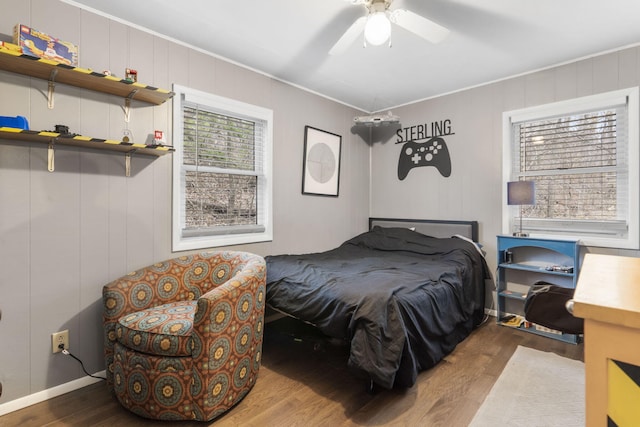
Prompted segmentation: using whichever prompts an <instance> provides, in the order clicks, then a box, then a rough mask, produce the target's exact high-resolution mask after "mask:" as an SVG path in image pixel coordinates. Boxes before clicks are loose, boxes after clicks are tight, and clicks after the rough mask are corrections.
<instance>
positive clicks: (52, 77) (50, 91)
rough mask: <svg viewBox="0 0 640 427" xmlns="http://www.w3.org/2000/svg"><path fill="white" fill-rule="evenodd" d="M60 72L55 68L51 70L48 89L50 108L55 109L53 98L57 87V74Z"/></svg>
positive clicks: (48, 104)
mask: <svg viewBox="0 0 640 427" xmlns="http://www.w3.org/2000/svg"><path fill="white" fill-rule="evenodd" d="M57 74H58V70H56V69H55V68H54V69H53V70H51V73H50V74H49V87H48V89H47V107H49V109H50V110H53V105H54V100H53V93H54V92H55V88H56V83H55V82H56V75H57Z"/></svg>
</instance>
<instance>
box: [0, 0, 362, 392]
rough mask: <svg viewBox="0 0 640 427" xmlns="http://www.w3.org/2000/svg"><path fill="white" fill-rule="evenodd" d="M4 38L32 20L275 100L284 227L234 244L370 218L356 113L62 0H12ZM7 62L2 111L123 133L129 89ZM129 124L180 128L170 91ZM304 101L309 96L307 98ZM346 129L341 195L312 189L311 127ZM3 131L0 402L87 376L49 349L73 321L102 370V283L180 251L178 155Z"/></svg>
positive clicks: (83, 56) (89, 64)
mask: <svg viewBox="0 0 640 427" xmlns="http://www.w3.org/2000/svg"><path fill="white" fill-rule="evenodd" d="M1 6H2V10H3V12H2V13H1V14H0V40H4V41H10V40H11V34H12V31H13V26H14V25H15V24H16V23H23V24H26V25H29V26H31V27H33V28H36V29H38V30H40V31H44V32H46V33H49V34H52V35H55V36H57V37H58V38H60V39H62V40H68V41H72V42H75V43H76V44H78V45H80V66H81V67H84V68H92V69H94V70H96V71H102V70H107V69H108V70H112V71H113V72H115V73H116V74H118V75H120V76H122V75H123V74H124V69H125V68H126V67H131V68H135V69H137V70H138V75H139V80H140V82H142V83H145V84H150V85H153V86H157V87H161V88H165V89H171V85H172V83H179V84H182V85H185V86H190V87H193V88H196V89H200V90H204V91H209V92H211V93H214V94H218V95H222V96H226V97H230V98H233V99H237V100H240V101H243V102H249V103H253V104H256V105H259V106H262V107H266V108H271V109H273V111H274V240H273V242H270V243H263V244H256V245H246V246H243V247H234V248H232V249H242V250H248V251H252V252H255V253H258V254H261V255H268V254H275V253H283V252H289V253H293V252H308V251H320V250H325V249H328V248H331V247H334V246H335V245H337V244H338V243H340V242H342V241H344V240H346V239H347V238H349V237H351V236H353V235H355V234H357V233H360V232H362V231H364V230H365V229H366V227H367V217H368V213H369V193H368V192H367V191H366V190H367V188H368V186H369V153H370V150H369V146H368V145H367V144H366V143H365V142H364V141H363V140H362V139H361V138H360V137H359V136H357V135H354V134H352V133H351V122H352V119H353V116H354V115H357V114H358V113H359V112H357V111H355V110H354V109H352V108H349V107H345V106H344V105H341V104H337V103H335V102H332V101H330V100H327V99H325V98H321V97H318V96H316V95H313V94H311V93H308V92H305V91H302V90H300V89H297V88H294V87H292V86H289V85H287V84H285V83H282V82H279V81H276V80H274V79H271V78H269V77H266V76H264V75H261V74H258V73H255V72H252V71H249V70H247V69H244V68H241V67H238V66H236V65H233V64H230V63H228V62H225V61H223V60H221V59H217V58H214V57H211V56H208V55H205V54H202V53H200V52H198V51H195V50H192V49H189V48H186V47H184V46H179V45H176V44H174V43H172V42H169V41H167V40H164V39H162V38H159V37H155V36H153V35H150V34H148V33H145V32H142V31H139V30H137V29H134V28H129V27H127V26H125V25H123V24H121V23H117V22H114V21H111V20H109V19H106V18H104V17H100V16H97V15H94V14H91V13H89V12H86V11H81V10H80V9H77V8H75V7H72V6H70V5H67V4H64V3H61V2H58V1H52V0H27V1H25V0H2V2H1ZM46 89H47V83H46V82H45V81H40V80H37V79H31V78H29V77H24V76H20V75H17V74H12V73H9V72H3V71H0V115H4V116H15V115H23V116H26V117H27V118H28V120H29V122H30V125H31V128H32V129H36V130H44V129H53V127H54V125H56V124H65V125H68V126H69V127H70V130H71V132H76V133H80V134H83V135H89V136H94V137H100V138H111V139H118V138H120V137H121V135H122V131H123V129H124V128H125V122H124V114H123V111H122V105H123V101H122V99H120V98H118V97H115V96H111V95H103V94H100V93H95V92H92V91H88V90H82V89H78V88H74V87H69V86H64V85H57V86H56V94H55V109H53V110H49V109H47V103H46V98H45V96H44V94H43V93H46ZM133 105H134V108H133V111H132V113H131V123H130V125H129V127H130V129H131V130H132V131H133V134H134V137H135V140H137V141H140V140H144V139H146V138H147V135H149V134H150V133H152V132H153V130H154V129H162V130H164V131H165V132H166V133H167V134H168V137H169V142H170V138H171V101H169V102H167V103H165V104H163V105H161V106H147V105H144V104H142V103H136V102H135V101H134V103H133ZM301 106H304V108H301ZM305 125H311V126H313V127H316V128H320V129H324V130H327V131H330V132H333V133H337V134H340V135H342V144H343V145H342V169H341V176H340V196H339V197H338V198H328V197H318V196H309V195H306V196H303V195H302V194H301V182H302V151H303V141H304V139H303V138H304V126H305ZM46 161H47V149H46V146H44V145H38V144H36V143H29V142H11V141H6V140H0V271H2V275H1V276H0V310H1V311H2V320H0V341H2V342H3V343H4V346H3V350H2V351H1V352H0V382H2V384H3V394H2V397H1V398H0V404H2V403H6V402H9V401H12V400H14V399H16V398H19V397H23V396H27V395H30V394H33V393H36V392H38V391H41V390H44V389H48V388H51V387H54V386H56V385H60V384H63V383H67V382H69V381H71V380H74V379H77V378H80V377H83V376H84V374H83V373H82V370H81V368H80V365H79V364H78V363H77V362H76V361H74V360H73V359H72V358H69V357H65V356H63V355H61V354H58V355H52V354H51V344H50V334H51V333H52V332H55V331H59V330H63V329H69V331H70V348H71V351H72V353H73V354H75V355H76V356H78V357H80V358H81V359H82V360H83V361H84V363H85V366H86V367H87V370H88V371H89V372H97V371H100V370H102V369H104V364H103V359H102V329H101V313H102V311H101V301H100V297H101V290H102V286H103V285H104V284H105V283H107V282H108V281H110V280H113V279H115V278H117V277H120V276H122V275H124V274H126V273H127V272H129V271H132V270H134V269H136V268H139V267H143V266H145V265H148V264H151V263H153V262H156V261H159V260H162V259H166V258H170V257H172V256H174V254H172V253H171V155H166V156H163V157H160V158H154V157H145V156H136V155H134V156H133V161H132V169H133V170H132V176H131V177H130V178H126V177H125V176H124V155H123V154H120V153H111V152H97V151H92V150H83V149H75V148H68V147H67V148H65V147H59V148H58V149H57V150H56V171H55V172H53V173H50V172H48V171H47V163H46Z"/></svg>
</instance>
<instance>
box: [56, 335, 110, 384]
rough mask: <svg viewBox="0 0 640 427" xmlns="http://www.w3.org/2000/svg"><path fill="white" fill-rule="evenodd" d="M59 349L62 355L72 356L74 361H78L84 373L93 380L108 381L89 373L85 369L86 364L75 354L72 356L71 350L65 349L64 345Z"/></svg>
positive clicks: (59, 346)
mask: <svg viewBox="0 0 640 427" xmlns="http://www.w3.org/2000/svg"><path fill="white" fill-rule="evenodd" d="M58 348H59V349H61V350H62V354H64V355H65V356H71V357H73V358H74V359H76V360H77V361H78V362H79V363H80V366H82V370H83V371H84V373H85V374H87V375H89V376H90V377H91V378H97V379H99V380H105V381H106V380H107V379H106V378H105V377H101V376H99V375H91V374H90V373H89V372H87V370H86V369H85V367H84V363H82V360H80V359H78V358H77V357H76V356H74V355H73V354H71V352H70V351H69V350H67V349H66V348H64V344H60V345H58Z"/></svg>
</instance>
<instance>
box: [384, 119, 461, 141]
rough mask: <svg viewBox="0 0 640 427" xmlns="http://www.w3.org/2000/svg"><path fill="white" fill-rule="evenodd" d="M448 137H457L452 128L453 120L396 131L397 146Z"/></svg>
mask: <svg viewBox="0 0 640 427" xmlns="http://www.w3.org/2000/svg"><path fill="white" fill-rule="evenodd" d="M448 135H455V132H453V128H452V127H451V120H449V119H446V120H440V121H438V122H431V123H430V124H429V123H425V124H420V125H415V126H409V127H406V128H400V129H398V130H397V131H396V136H397V137H398V139H397V140H396V144H401V143H403V142H407V141H420V140H422V139H430V138H433V137H436V136H448Z"/></svg>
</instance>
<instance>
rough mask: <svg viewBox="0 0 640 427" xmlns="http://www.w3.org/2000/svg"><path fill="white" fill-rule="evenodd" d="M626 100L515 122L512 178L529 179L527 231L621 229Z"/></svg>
mask: <svg viewBox="0 0 640 427" xmlns="http://www.w3.org/2000/svg"><path fill="white" fill-rule="evenodd" d="M625 110H626V105H621V106H619V107H617V108H607V109H603V110H597V111H590V112H586V113H580V114H571V115H565V116H560V117H553V118H547V119H542V120H531V121H525V122H522V123H516V124H514V127H513V129H514V138H513V140H514V144H515V147H514V151H515V153H514V154H515V155H514V156H513V157H512V160H513V162H514V164H513V166H512V170H513V171H517V172H516V174H515V175H516V176H515V178H516V179H521V180H533V181H535V185H536V204H535V205H532V206H524V207H523V210H522V216H523V220H524V221H525V224H526V226H527V228H528V229H529V230H530V231H541V230H544V231H553V230H554V229H556V230H561V231H562V232H566V231H567V230H568V229H569V230H573V231H575V232H578V231H579V232H581V233H585V232H586V233H590V232H592V233H610V234H620V233H624V232H626V228H627V223H626V218H627V215H628V203H627V201H628V191H629V188H628V163H627V159H626V156H625V153H627V146H626V145H627V140H628V138H627V135H626V128H627V126H626V123H625V117H626V116H627V115H626V111H625Z"/></svg>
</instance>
